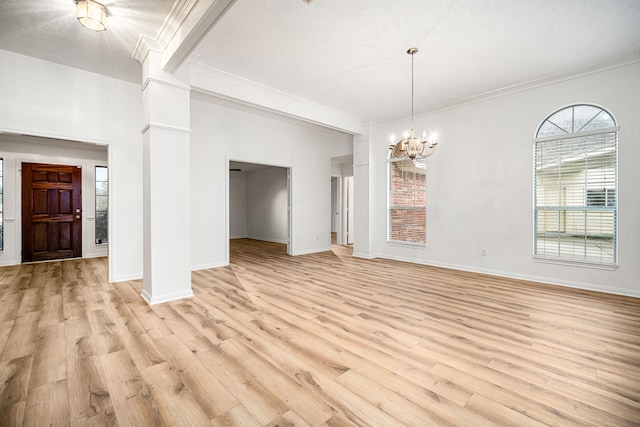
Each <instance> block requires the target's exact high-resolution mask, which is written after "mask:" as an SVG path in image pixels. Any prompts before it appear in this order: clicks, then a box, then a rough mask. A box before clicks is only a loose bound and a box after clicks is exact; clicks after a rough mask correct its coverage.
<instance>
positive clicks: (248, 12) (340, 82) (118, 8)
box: [0, 0, 640, 122]
mask: <svg viewBox="0 0 640 427" xmlns="http://www.w3.org/2000/svg"><path fill="white" fill-rule="evenodd" d="M104 3H105V5H106V6H107V7H108V8H109V10H110V12H111V15H112V16H111V17H110V18H109V22H108V25H109V30H108V31H106V32H103V33H95V32H92V31H90V30H87V29H85V28H83V27H81V26H80V25H79V24H78V22H77V20H76V18H75V15H74V0H48V1H44V0H0V48H1V49H7V50H11V51H15V52H19V53H23V54H26V55H31V56H35V57H39V58H43V59H46V60H50V61H54V62H59V63H63V64H66V65H71V66H74V67H78V68H81V69H85V70H89V71H94V72H98V73H102V74H106V75H111V76H114V77H118V78H122V79H126V80H130V81H138V82H139V81H140V74H141V73H140V66H139V64H137V63H136V62H135V61H134V60H133V58H132V53H133V50H134V48H135V45H136V43H137V41H138V38H139V36H140V35H141V34H144V35H147V36H152V37H153V36H155V35H156V33H157V32H158V29H159V28H160V26H161V25H162V23H163V21H164V19H165V17H166V15H167V14H168V13H169V11H170V9H171V7H172V4H173V1H172V0H126V1H125V0H105V1H104ZM639 43H640V1H639V0H562V1H558V0H397V1H389V0H315V1H313V2H311V3H309V4H307V2H305V1H302V0H237V1H236V3H235V4H234V5H233V6H232V7H231V8H230V10H229V11H228V12H227V13H226V14H225V15H224V16H223V17H222V18H221V19H220V21H219V22H218V23H217V24H216V26H214V27H213V28H212V29H211V31H209V33H208V34H207V35H206V36H205V37H204V39H203V40H202V41H201V42H200V44H199V45H198V46H197V47H196V48H195V50H194V53H196V54H197V57H198V60H197V62H199V63H201V64H203V65H206V66H209V67H212V68H215V69H219V70H222V71H224V72H227V73H230V74H234V75H237V76H240V77H243V78H246V79H249V80H252V81H255V82H257V83H260V84H263V85H266V86H269V87H272V88H275V89H278V90H281V91H284V92H287V93H290V94H292V95H296V96H299V97H302V98H305V99H308V100H311V101H314V102H317V103H319V104H323V105H326V106H329V107H332V108H334V109H337V110H340V111H343V112H346V113H348V114H351V115H354V116H357V117H360V118H363V119H372V120H374V121H376V122H385V121H390V120H394V119H397V118H401V117H407V116H408V115H409V114H410V76H411V75H410V65H411V62H410V56H409V55H407V54H406V53H405V51H406V50H407V48H409V47H413V46H415V47H418V48H419V49H420V51H419V53H418V54H417V55H416V56H415V73H416V78H415V84H416V93H415V94H416V112H417V113H419V112H422V111H428V110H431V109H434V108H437V107H440V106H443V105H448V104H451V103H455V102H459V101H461V100H465V99H469V98H472V97H476V96H479V95H482V94H487V93H492V92H494V91H499V90H501V89H504V88H508V87H513V86H518V85H522V84H526V83H530V82H535V81H541V80H544V79H549V78H553V77H558V76H563V75H566V74H568V73H576V72H581V71H585V70H589V69H591V68H594V67H600V66H603V65H607V64H611V63H613V62H619V61H624V60H633V59H634V58H635V59H638V58H639V57H640V54H639Z"/></svg>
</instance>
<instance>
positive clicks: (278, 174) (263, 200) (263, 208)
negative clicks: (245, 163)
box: [247, 167, 289, 243]
mask: <svg viewBox="0 0 640 427" xmlns="http://www.w3.org/2000/svg"><path fill="white" fill-rule="evenodd" d="M247 175H248V179H247V196H248V197H247V233H248V237H250V238H252V239H256V240H266V241H268V242H276V243H287V239H288V235H289V218H288V214H287V206H288V204H289V194H288V190H287V170H286V169H284V168H274V167H268V168H264V169H258V170H255V171H251V172H248V173H247Z"/></svg>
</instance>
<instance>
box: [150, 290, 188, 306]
mask: <svg viewBox="0 0 640 427" xmlns="http://www.w3.org/2000/svg"><path fill="white" fill-rule="evenodd" d="M140 296H141V297H142V299H143V300H145V301H146V302H147V304H149V305H155V304H162V303H165V302H170V301H175V300H179V299H183V298H190V297H192V296H193V291H192V290H191V289H189V290H188V291H180V292H171V293H168V294H164V295H158V296H152V295H149V293H148V292H147V290H146V289H143V290H142V293H141V294H140Z"/></svg>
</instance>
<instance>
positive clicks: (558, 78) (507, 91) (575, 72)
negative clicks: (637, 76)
mask: <svg viewBox="0 0 640 427" xmlns="http://www.w3.org/2000/svg"><path fill="white" fill-rule="evenodd" d="M638 49H639V52H638V53H633V54H631V55H627V56H625V57H622V58H617V59H614V60H612V61H609V62H604V63H599V64H594V65H592V66H589V67H582V68H579V69H572V70H568V71H565V72H563V73H558V74H555V75H552V76H547V77H543V78H540V79H534V80H530V81H527V82H523V83H518V84H515V85H511V86H505V87H501V88H498V89H494V90H489V91H486V92H481V93H478V94H475V95H471V96H468V97H465V98H460V99H455V100H452V101H450V102H444V103H441V104H438V105H434V106H432V107H429V108H427V109H422V110H420V111H416V113H415V117H420V116H427V115H429V114H433V113H437V112H440V111H446V110H452V109H454V108H459V107H462V106H465V105H470V104H475V103H477V102H483V101H487V100H490V99H495V98H500V97H502V96H506V95H511V94H514V93H519V92H524V91H527V90H532V89H536V88H539V87H544V86H551V85H554V84H557V83H562V82H565V81H569V80H574V79H578V78H581V77H586V76H590V75H593V74H598V73H602V72H605V71H609V70H614V69H616V68H622V67H626V66H628V65H633V64H637V63H640V42H639V47H638ZM406 121H407V118H406V117H400V118H397V119H393V120H389V121H387V122H384V123H379V124H378V125H377V126H379V127H382V126H388V125H394V124H397V123H403V122H406Z"/></svg>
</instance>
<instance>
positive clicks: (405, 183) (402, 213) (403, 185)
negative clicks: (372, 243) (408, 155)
mask: <svg viewBox="0 0 640 427" xmlns="http://www.w3.org/2000/svg"><path fill="white" fill-rule="evenodd" d="M387 166H388V179H389V181H388V184H389V192H388V204H387V205H388V221H389V226H388V235H387V239H388V240H389V241H395V242H404V243H416V244H424V243H425V242H426V240H427V232H426V227H427V204H426V199H427V177H426V172H427V164H426V159H415V160H413V161H412V160H408V159H405V158H394V157H393V152H390V153H389V160H388V165H387Z"/></svg>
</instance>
